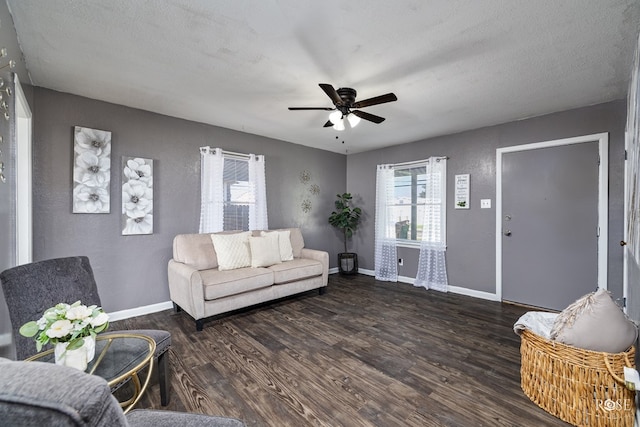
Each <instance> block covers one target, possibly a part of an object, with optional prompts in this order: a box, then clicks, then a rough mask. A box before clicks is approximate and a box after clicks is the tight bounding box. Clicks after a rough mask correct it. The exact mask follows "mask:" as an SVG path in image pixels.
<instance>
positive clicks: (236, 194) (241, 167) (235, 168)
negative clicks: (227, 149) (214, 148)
mask: <svg viewBox="0 0 640 427" xmlns="http://www.w3.org/2000/svg"><path fill="white" fill-rule="evenodd" d="M222 176H223V185H224V207H223V212H224V216H223V218H224V219H223V228H222V229H223V230H249V206H250V205H253V204H254V203H255V201H254V199H253V194H252V192H251V186H250V185H249V160H248V159H246V160H245V159H230V158H228V157H225V159H224V169H223V173H222Z"/></svg>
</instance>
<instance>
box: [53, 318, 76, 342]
mask: <svg viewBox="0 0 640 427" xmlns="http://www.w3.org/2000/svg"><path fill="white" fill-rule="evenodd" d="M71 331H73V324H72V323H71V322H70V321H69V320H67V319H62V320H56V321H55V322H53V323H52V324H51V326H50V327H49V329H48V330H47V335H48V336H49V338H62V337H65V336H67V335H69V334H70V333H71Z"/></svg>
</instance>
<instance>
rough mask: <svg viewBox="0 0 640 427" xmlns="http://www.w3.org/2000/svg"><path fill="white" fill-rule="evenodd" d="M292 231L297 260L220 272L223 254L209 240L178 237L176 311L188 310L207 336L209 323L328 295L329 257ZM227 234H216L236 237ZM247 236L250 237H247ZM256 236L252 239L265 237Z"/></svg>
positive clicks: (173, 263)
mask: <svg viewBox="0 0 640 427" xmlns="http://www.w3.org/2000/svg"><path fill="white" fill-rule="evenodd" d="M286 230H289V233H288V234H289V236H290V243H291V246H290V248H291V253H292V255H293V259H292V260H290V261H282V262H279V263H276V264H274V265H270V266H268V267H243V268H234V269H229V270H221V267H222V265H219V262H218V258H219V256H220V255H219V254H217V253H216V251H215V249H214V244H213V240H212V237H211V235H210V234H179V235H177V236H176V237H175V238H174V240H173V259H171V260H170V261H169V265H168V275H169V292H170V295H171V300H172V301H173V302H174V304H175V306H176V310H180V309H182V310H184V311H186V312H187V313H188V314H189V315H191V316H192V317H193V318H194V319H195V321H196V329H197V330H198V331H201V330H202V327H203V323H204V319H206V318H208V317H211V316H215V315H218V314H222V313H226V312H229V311H232V310H237V309H239V308H244V307H248V306H252V305H255V304H259V303H262V302H265V301H271V300H275V299H278V298H282V297H286V296H289V295H293V294H297V293H300V292H305V291H308V290H311V289H319V293H320V294H323V293H324V291H325V289H326V286H327V280H328V273H329V254H328V253H327V252H325V251H319V250H314V249H307V248H305V247H304V239H303V237H302V233H301V232H300V229H298V228H289V229H282V230H277V231H284V232H285V235H286V234H287V233H286ZM235 233H240V232H222V233H215V234H226V235H228V234H235ZM245 233H246V232H245ZM264 233H265V232H262V233H261V232H259V231H253V232H251V233H250V234H251V236H252V237H253V236H255V237H257V236H260V235H261V234H262V235H263V236H264V235H265V234H264ZM218 247H220V246H218Z"/></svg>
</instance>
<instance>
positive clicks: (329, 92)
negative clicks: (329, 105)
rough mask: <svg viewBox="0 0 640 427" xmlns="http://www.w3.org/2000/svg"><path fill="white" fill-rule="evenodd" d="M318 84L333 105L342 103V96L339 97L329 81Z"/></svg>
mask: <svg viewBox="0 0 640 427" xmlns="http://www.w3.org/2000/svg"><path fill="white" fill-rule="evenodd" d="M319 86H320V87H321V88H322V90H323V91H324V93H326V94H327V96H328V97H329V98H331V101H332V102H333V105H335V106H338V105H342V98H340V95H338V92H336V90H335V89H334V88H333V86H331V85H330V84H329V83H320V84H319Z"/></svg>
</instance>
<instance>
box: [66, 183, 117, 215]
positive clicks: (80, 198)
mask: <svg viewBox="0 0 640 427" xmlns="http://www.w3.org/2000/svg"><path fill="white" fill-rule="evenodd" d="M73 207H74V209H73V211H74V212H86V213H96V212H109V207H110V197H109V192H108V191H107V189H106V188H102V187H89V186H87V185H84V184H77V185H76V187H75V188H74V189H73Z"/></svg>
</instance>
